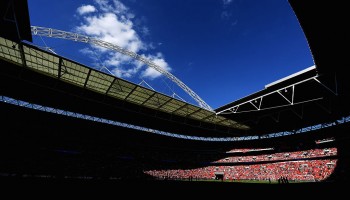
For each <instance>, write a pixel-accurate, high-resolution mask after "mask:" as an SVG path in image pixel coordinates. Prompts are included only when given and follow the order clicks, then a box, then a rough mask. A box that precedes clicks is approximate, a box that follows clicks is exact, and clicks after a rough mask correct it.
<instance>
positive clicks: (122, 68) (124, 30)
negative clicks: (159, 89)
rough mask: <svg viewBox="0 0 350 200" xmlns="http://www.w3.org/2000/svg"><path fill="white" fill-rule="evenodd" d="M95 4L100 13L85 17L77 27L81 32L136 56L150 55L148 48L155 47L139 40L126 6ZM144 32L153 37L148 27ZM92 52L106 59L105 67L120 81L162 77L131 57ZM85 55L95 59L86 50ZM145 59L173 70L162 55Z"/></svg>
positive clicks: (105, 2) (112, 1) (114, 2)
mask: <svg viewBox="0 0 350 200" xmlns="http://www.w3.org/2000/svg"><path fill="white" fill-rule="evenodd" d="M94 2H95V4H96V7H93V6H92V7H93V8H95V11H97V12H94V13H92V14H90V15H82V14H81V15H82V16H81V19H82V21H81V24H80V25H79V26H78V27H76V30H77V31H78V32H80V33H82V34H85V35H88V36H91V37H94V38H97V39H100V40H103V41H106V42H109V43H112V44H115V45H118V46H120V47H122V48H124V49H127V50H129V51H132V52H135V53H139V51H140V50H144V51H146V50H147V48H150V47H152V45H148V44H146V43H144V42H143V41H142V40H141V38H140V37H139V34H138V33H137V31H136V29H135V26H134V23H133V21H132V19H133V18H134V17H135V15H134V14H133V13H132V12H130V11H129V8H128V7H126V6H125V5H124V4H123V3H121V2H120V1H118V0H110V1H108V0H95V1H94ZM83 7H84V8H85V7H86V6H84V5H83V6H81V7H79V8H78V10H79V9H80V8H83ZM78 12H79V11H78ZM79 13H80V12H79ZM140 30H141V34H144V35H147V34H149V29H148V28H147V27H146V26H143V27H141V29H140ZM153 47H154V46H153ZM91 48H92V50H94V51H96V52H98V53H99V54H100V57H103V63H101V64H102V65H104V66H106V67H108V69H109V70H110V71H111V72H113V73H114V74H115V75H116V76H118V77H124V78H129V77H133V76H135V75H137V74H139V75H140V76H141V77H143V78H149V79H154V78H156V77H158V76H160V73H159V72H157V71H156V70H154V69H151V68H149V67H146V66H145V65H144V64H141V63H140V62H138V61H135V60H134V59H133V58H131V57H129V56H125V55H123V54H120V53H118V52H115V51H109V50H107V49H105V48H102V47H97V46H92V47H91ZM151 49H152V48H151ZM81 52H83V53H85V54H86V55H88V56H93V55H92V53H91V51H88V50H86V49H85V50H82V51H81ZM95 57H96V55H95ZM145 57H146V58H147V59H150V60H151V61H153V62H154V63H155V64H157V65H159V66H160V67H162V68H164V69H166V70H171V68H170V67H169V66H168V64H167V63H166V61H165V59H164V58H163V56H162V54H161V53H158V54H157V55H148V56H145ZM101 60H102V59H101Z"/></svg>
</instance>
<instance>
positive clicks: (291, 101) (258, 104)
mask: <svg viewBox="0 0 350 200" xmlns="http://www.w3.org/2000/svg"><path fill="white" fill-rule="evenodd" d="M308 81H315V82H316V83H318V84H320V85H321V86H323V87H324V88H325V89H327V90H328V91H330V92H331V93H332V94H334V95H338V91H337V88H336V89H335V91H333V90H332V89H330V88H329V87H327V86H326V85H325V84H323V83H322V82H321V81H320V80H318V75H316V76H313V77H311V78H307V79H304V80H302V81H299V82H297V83H294V84H291V85H288V86H286V87H282V88H279V89H277V90H274V91H272V92H269V93H267V94H263V95H261V96H259V97H256V98H254V99H251V100H248V101H244V102H242V103H239V104H237V105H234V106H231V107H229V108H226V109H224V110H221V111H219V112H217V113H216V114H217V115H224V114H236V113H245V112H255V111H262V110H269V109H274V108H279V107H286V106H292V105H297V104H303V103H308V102H312V101H318V100H321V99H323V97H319V98H314V99H308V100H304V101H299V102H296V101H295V86H297V85H299V84H302V83H305V82H308ZM287 90H289V91H291V97H287V96H286V95H284V94H283V93H284V92H286V91H287ZM272 94H278V95H280V96H281V97H282V98H283V99H285V101H286V104H284V105H278V106H271V107H262V102H263V100H264V97H267V96H270V95H272ZM247 104H250V105H252V106H253V109H247V110H244V109H240V107H242V106H244V105H247Z"/></svg>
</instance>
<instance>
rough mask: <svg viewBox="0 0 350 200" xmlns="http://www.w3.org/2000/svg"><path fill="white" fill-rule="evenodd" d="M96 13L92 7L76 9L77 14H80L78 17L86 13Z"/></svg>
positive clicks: (83, 6) (85, 6) (86, 6)
mask: <svg viewBox="0 0 350 200" xmlns="http://www.w3.org/2000/svg"><path fill="white" fill-rule="evenodd" d="M95 11H96V8H95V7H94V6H92V5H82V6H80V7H79V8H78V9H77V12H78V13H79V14H80V15H84V14H86V13H92V12H95Z"/></svg>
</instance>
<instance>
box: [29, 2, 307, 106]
mask: <svg viewBox="0 0 350 200" xmlns="http://www.w3.org/2000/svg"><path fill="white" fill-rule="evenodd" d="M28 5H29V14H30V20H31V25H33V26H43V27H50V28H55V29H60V30H64V31H69V32H77V33H80V34H83V35H88V36H91V37H96V38H99V39H101V40H106V41H108V42H110V43H114V44H116V45H119V46H121V47H123V48H125V49H128V50H130V51H133V52H135V53H137V54H140V55H142V56H144V57H146V58H148V59H149V60H151V61H152V62H154V63H155V64H157V65H158V66H160V67H163V68H164V69H166V70H168V71H169V72H171V73H172V74H173V75H175V76H176V77H177V78H179V79H180V80H181V81H183V82H184V83H185V84H186V85H187V86H188V87H190V88H191V89H192V90H193V91H195V92H196V93H197V94H198V95H199V96H200V97H201V98H202V99H203V100H204V101H205V102H206V103H207V104H209V105H210V106H211V107H212V108H214V109H215V108H218V107H220V106H223V105H225V104H227V103H230V102H232V101H235V100H238V99H240V98H242V97H244V96H247V95H249V94H251V93H254V92H257V91H259V90H262V89H263V88H264V86H265V85H266V84H268V83H271V82H273V81H276V80H278V79H280V78H283V77H285V76H288V75H290V74H293V73H295V72H298V71H300V70H303V69H305V68H307V67H310V66H312V65H314V63H313V59H312V56H311V52H310V50H309V48H308V44H307V41H306V38H305V36H304V33H303V32H302V29H301V27H300V25H299V23H298V20H297V18H296V16H295V14H294V12H293V10H292V8H291V7H290V5H289V3H288V1H287V0H264V1H261V0H74V1H72V0H60V1H56V0H55V1H47V0H28ZM34 43H35V44H36V45H38V46H48V47H50V48H52V49H53V50H54V51H55V52H56V53H57V54H60V55H63V56H65V57H67V58H70V59H72V60H75V61H77V62H80V63H83V64H86V65H88V66H91V67H94V68H96V69H99V68H101V67H102V66H105V67H107V68H108V69H109V70H110V71H111V72H112V73H114V74H115V75H116V76H118V77H121V78H124V79H126V80H129V81H131V82H134V83H137V84H138V83H140V82H142V80H144V81H146V82H147V83H148V84H149V85H151V86H152V87H153V88H154V89H156V90H157V91H159V92H162V93H165V94H167V95H172V94H173V93H176V94H177V95H179V96H180V97H181V98H182V99H184V100H185V101H187V102H190V103H192V104H195V105H196V102H195V101H194V100H193V99H191V97H190V96H188V95H187V94H185V93H184V92H183V91H182V90H181V89H180V88H179V87H178V86H176V85H175V84H174V83H172V82H171V81H170V80H169V79H167V78H165V77H164V76H161V75H160V74H159V73H158V72H156V71H154V70H153V69H151V68H148V67H146V66H145V65H142V64H141V63H139V62H137V61H135V60H133V59H131V58H129V57H126V56H123V55H120V54H119V53H117V52H112V51H108V50H106V49H103V48H101V47H96V46H90V45H88V44H82V43H76V42H72V41H67V40H61V39H52V38H45V37H38V36H35V37H34Z"/></svg>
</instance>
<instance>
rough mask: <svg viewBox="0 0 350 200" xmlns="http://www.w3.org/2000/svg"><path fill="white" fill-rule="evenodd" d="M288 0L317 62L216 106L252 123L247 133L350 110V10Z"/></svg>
mask: <svg viewBox="0 0 350 200" xmlns="http://www.w3.org/2000/svg"><path fill="white" fill-rule="evenodd" d="M289 2H290V5H291V6H292V8H293V10H294V12H295V14H296V16H297V18H298V20H299V23H300V25H301V27H302V29H303V31H304V33H305V36H306V38H307V41H308V43H309V46H310V50H311V52H312V55H313V58H314V62H315V66H312V67H309V68H306V69H304V70H302V71H300V72H297V73H295V74H292V75H290V76H287V77H285V78H282V79H280V80H277V81H275V82H273V83H270V84H267V85H266V86H265V88H264V89H263V90H261V91H258V92H256V93H253V94H251V95H249V96H247V97H244V98H242V99H239V100H237V101H234V102H232V103H229V104H227V105H224V106H222V107H220V108H218V109H216V110H215V111H216V112H217V114H218V115H221V116H225V117H227V118H230V119H232V120H236V121H239V122H241V123H245V124H246V125H248V126H249V127H251V129H250V130H249V131H247V132H246V134H248V135H251V134H258V135H262V134H268V133H276V132H280V131H287V130H289V131H292V130H295V129H298V128H303V127H306V126H311V125H317V124H319V123H324V122H327V121H331V120H334V119H339V118H341V117H343V116H347V115H349V113H350V104H349V102H350V99H349V97H350V82H349V81H350V79H349V77H348V75H347V74H348V73H347V72H346V67H344V66H346V63H347V61H346V59H347V56H346V55H344V52H345V51H344V49H346V48H345V47H344V48H342V46H345V42H344V41H345V35H346V31H345V26H344V24H348V23H349V22H348V21H349V19H350V17H349V16H347V17H346V15H349V14H346V12H342V5H340V4H330V3H329V2H320V1H318V2H310V1H299V0H290V1H289ZM328 11H331V12H330V13H332V15H328V14H327V13H329V12H328ZM333 13H334V15H333ZM325 21H327V22H328V23H326V24H325V23H323V22H325Z"/></svg>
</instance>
